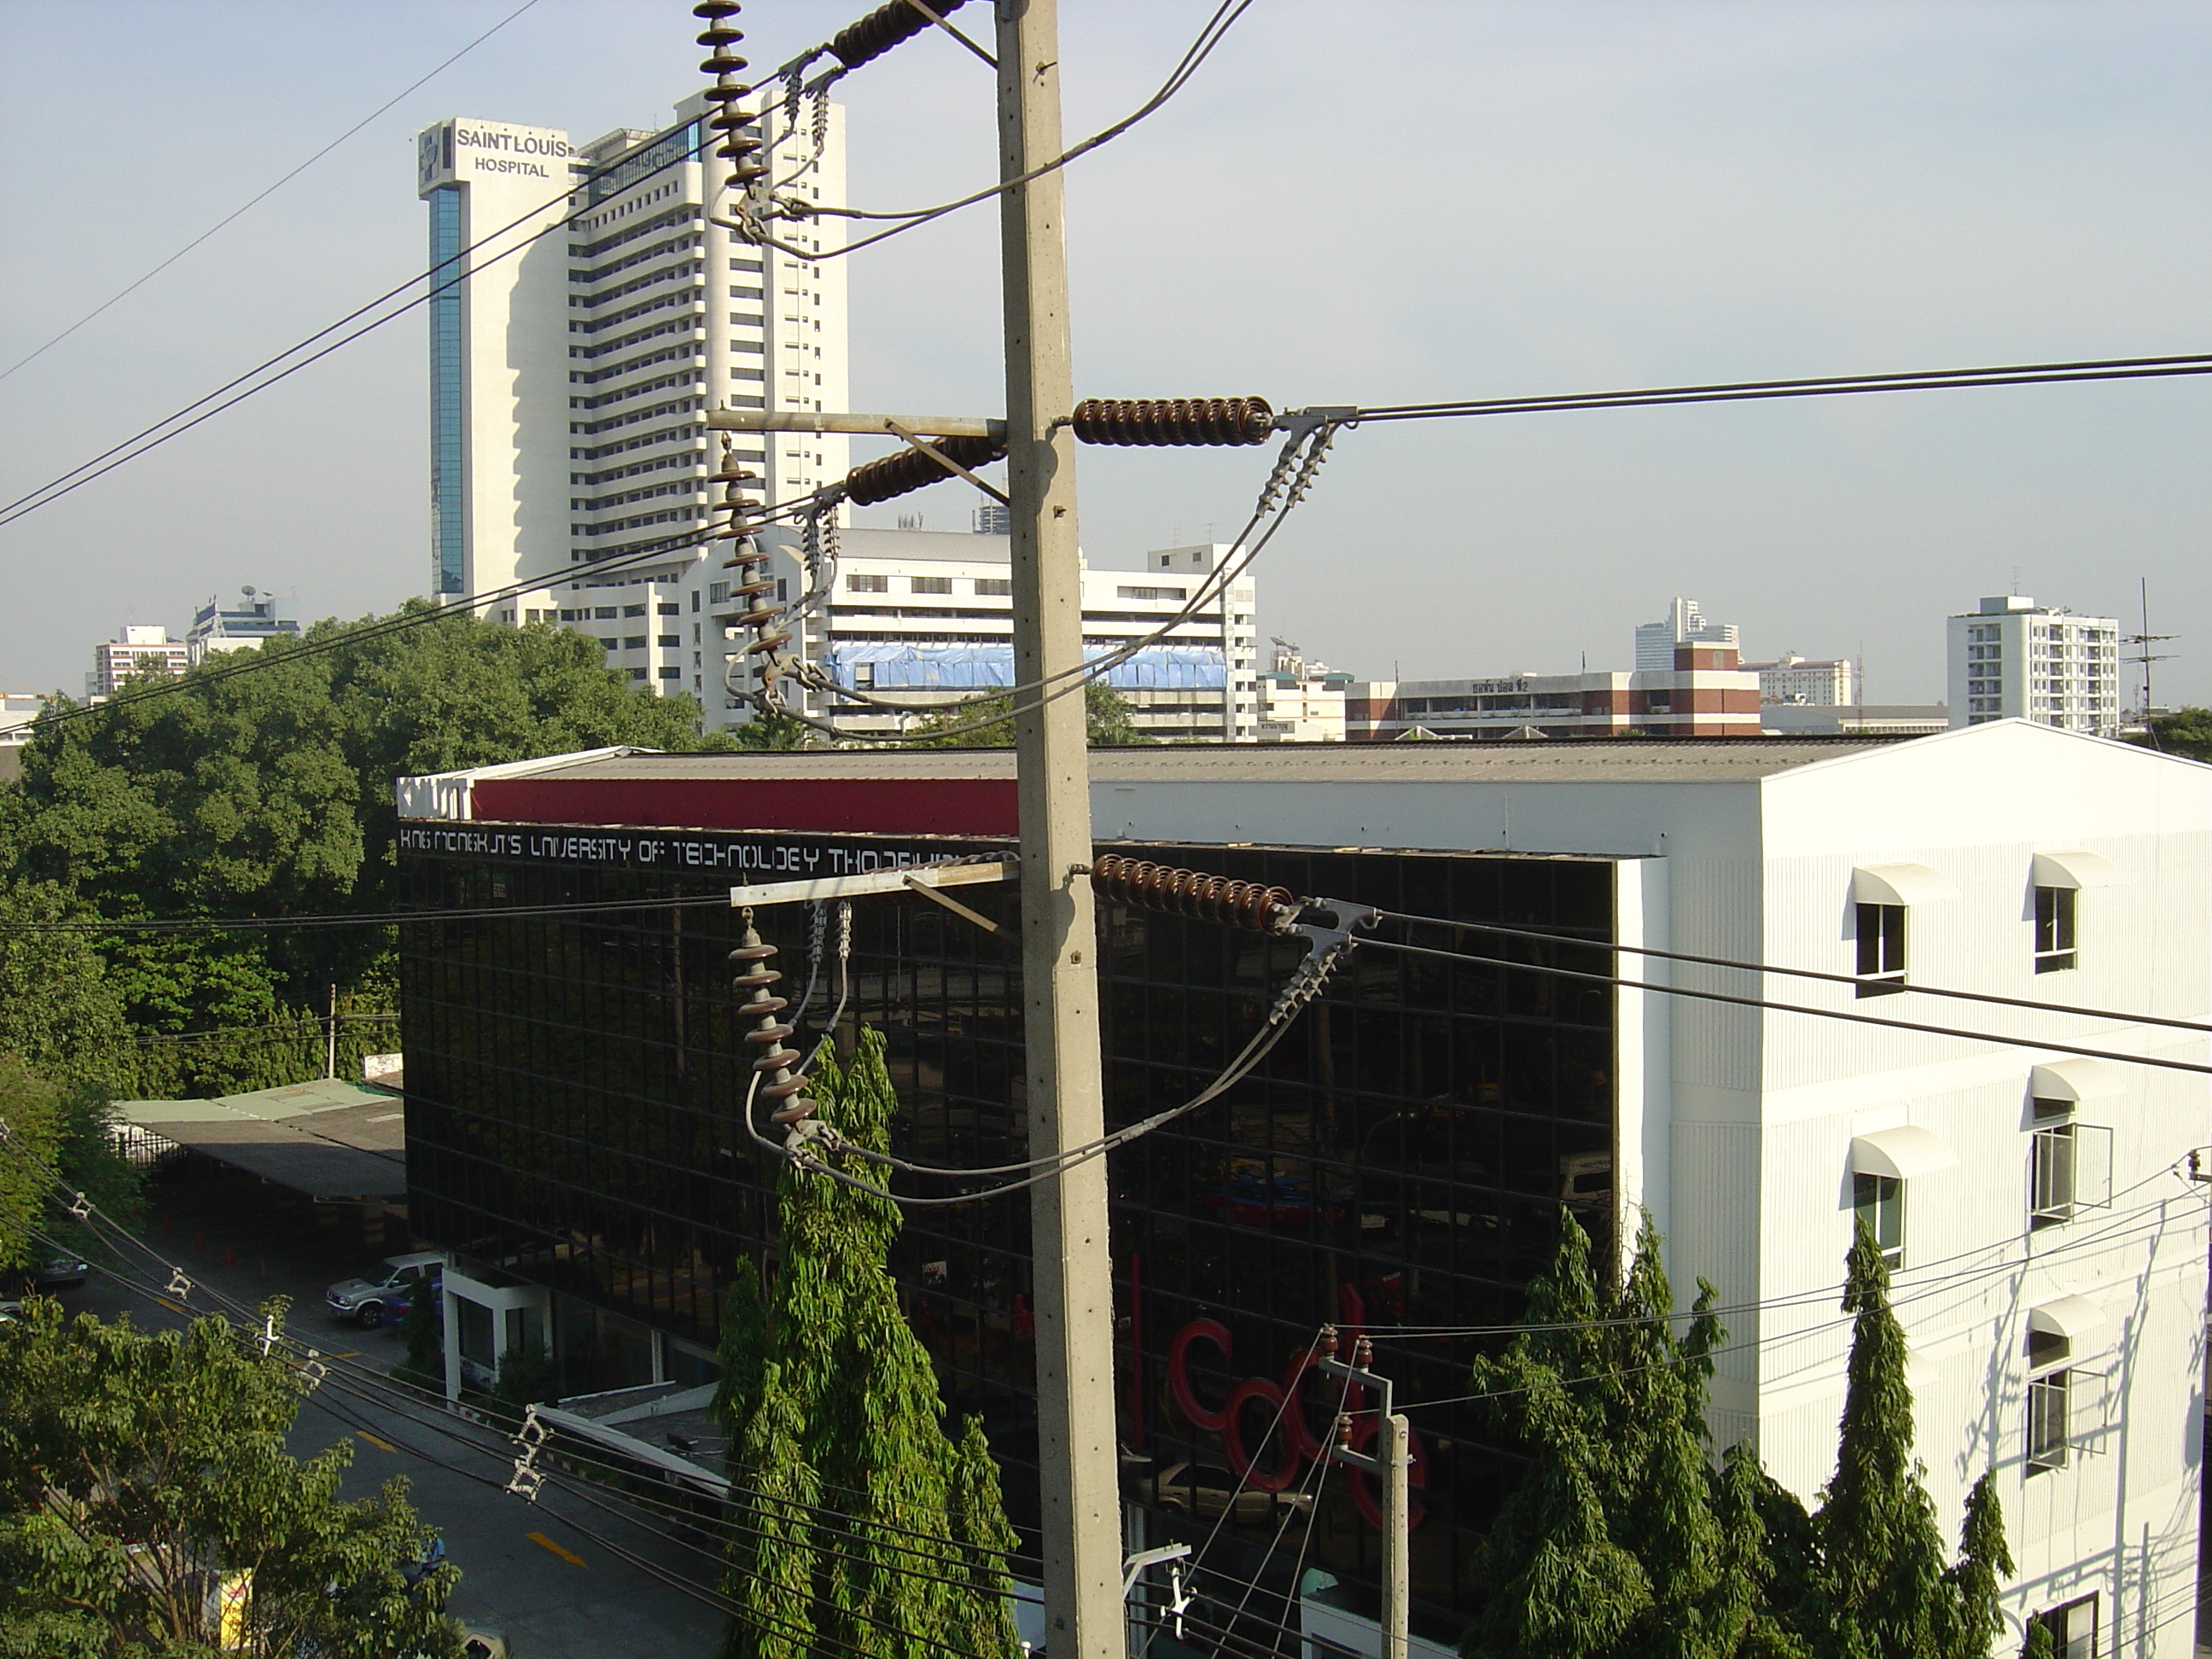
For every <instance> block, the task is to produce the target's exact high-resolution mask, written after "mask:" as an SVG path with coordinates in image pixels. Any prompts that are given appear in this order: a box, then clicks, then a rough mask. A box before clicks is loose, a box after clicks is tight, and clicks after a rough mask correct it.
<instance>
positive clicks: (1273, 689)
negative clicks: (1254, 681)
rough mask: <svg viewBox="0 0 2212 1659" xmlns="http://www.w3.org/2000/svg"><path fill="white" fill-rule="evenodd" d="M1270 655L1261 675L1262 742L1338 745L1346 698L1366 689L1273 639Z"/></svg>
mask: <svg viewBox="0 0 2212 1659" xmlns="http://www.w3.org/2000/svg"><path fill="white" fill-rule="evenodd" d="M1275 645H1276V650H1275V654H1274V659H1273V662H1272V663H1271V664H1270V665H1269V667H1268V669H1267V672H1266V673H1264V674H1262V675H1261V676H1260V732H1259V738H1260V741H1261V743H1342V742H1343V741H1344V740H1345V738H1346V699H1347V698H1349V697H1351V696H1353V695H1355V694H1356V693H1357V694H1362V695H1364V690H1365V688H1364V685H1362V684H1361V683H1360V682H1359V681H1357V680H1355V679H1353V678H1352V676H1351V675H1349V674H1346V673H1343V672H1341V671H1339V670H1337V669H1334V668H1331V667H1330V666H1329V665H1328V664H1327V663H1325V662H1321V661H1318V660H1316V659H1310V658H1307V657H1302V656H1300V655H1299V654H1298V648H1297V647H1296V646H1294V645H1289V644H1285V642H1284V641H1280V640H1278V641H1275Z"/></svg>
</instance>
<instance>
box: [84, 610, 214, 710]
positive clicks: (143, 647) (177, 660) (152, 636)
mask: <svg viewBox="0 0 2212 1659" xmlns="http://www.w3.org/2000/svg"><path fill="white" fill-rule="evenodd" d="M190 660H191V658H190V655H189V653H187V651H186V649H185V642H184V641H182V640H173V639H171V638H170V637H169V630H168V629H166V628H163V627H161V626H159V625H158V624H156V625H154V626H149V627H139V626H136V625H134V626H131V627H127V628H125V629H124V630H123V637H122V638H121V639H119V640H110V641H107V642H106V643H105V644H102V645H95V646H94V647H93V648H92V671H91V672H90V673H89V674H87V675H86V676H85V677H84V690H85V695H86V696H88V697H112V696H114V695H115V688H116V687H117V686H118V685H121V684H123V682H124V681H125V680H127V679H129V678H131V676H132V675H134V674H167V675H168V676H169V677H170V678H177V677H179V676H180V675H182V674H183V673H184V671H185V665H186V664H187V663H188V662H189V661H190Z"/></svg>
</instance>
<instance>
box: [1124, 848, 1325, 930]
mask: <svg viewBox="0 0 2212 1659" xmlns="http://www.w3.org/2000/svg"><path fill="white" fill-rule="evenodd" d="M1091 890H1092V891H1094V892H1095V893H1097V895H1098V896H1099V897H1101V898H1103V899H1106V900H1108V901H1109V902H1113V903H1116V904H1131V905H1134V906H1136V907H1137V908H1139V909H1145V910H1165V911H1167V912H1168V913H1169V914H1170V915H1178V916H1196V917H1197V918H1199V919H1200V921H1217V922H1221V923H1224V924H1225V925H1227V926H1229V927H1249V928H1250V929H1252V930H1253V931H1254V932H1255V933H1276V932H1279V931H1280V929H1281V928H1282V927H1283V925H1284V924H1285V922H1287V921H1291V920H1293V919H1295V918H1296V916H1297V914H1298V908H1299V906H1298V902H1297V898H1296V897H1295V896H1292V894H1291V890H1290V889H1288V888H1287V887H1269V886H1267V885H1265V884H1262V883H1260V882H1256V881H1232V880H1231V879H1230V878H1228V877H1226V876H1210V875H1207V874H1206V873H1205V872H1203V871H1200V870H1182V869H1177V868H1176V866H1173V865H1167V864H1153V863H1151V862H1149V861H1147V860H1143V859H1128V858H1123V857H1121V855H1120V854H1117V853H1106V854H1101V855H1100V856H1099V858H1098V860H1097V862H1095V863H1094V864H1092V865H1091Z"/></svg>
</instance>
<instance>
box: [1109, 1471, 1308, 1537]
mask: <svg viewBox="0 0 2212 1659" xmlns="http://www.w3.org/2000/svg"><path fill="white" fill-rule="evenodd" d="M1241 1484H1242V1483H1240V1482H1239V1481H1238V1480H1237V1477H1236V1476H1235V1475H1233V1474H1231V1473H1230V1472H1229V1471H1228V1470H1227V1469H1225V1468H1223V1467H1222V1466H1221V1465H1219V1464H1218V1463H1192V1462H1179V1463H1170V1464H1169V1465H1168V1466H1167V1467H1166V1468H1163V1469H1162V1470H1161V1471H1160V1472H1159V1473H1158V1474H1155V1475H1151V1476H1148V1477H1146V1479H1144V1480H1139V1481H1138V1482H1137V1491H1138V1492H1139V1494H1141V1495H1142V1496H1143V1497H1144V1498H1146V1499H1147V1500H1148V1501H1150V1502H1152V1503H1153V1504H1158V1506H1159V1507H1160V1508H1162V1509H1164V1510H1174V1511H1176V1513H1177V1514H1179V1515H1188V1516H1196V1517H1198V1518H1200V1519H1202V1520H1210V1519H1212V1518H1213V1517H1214V1516H1218V1515H1219V1514H1220V1513H1221V1512H1222V1511H1223V1510H1225V1509H1227V1508H1228V1507H1229V1504H1230V1500H1231V1498H1235V1500H1236V1504H1237V1520H1239V1521H1240V1522H1254V1521H1265V1520H1267V1518H1268V1517H1269V1516H1273V1517H1274V1518H1275V1520H1276V1521H1277V1522H1278V1523H1280V1522H1285V1521H1288V1520H1290V1519H1291V1517H1292V1516H1297V1515H1303V1514H1304V1513H1305V1512H1306V1511H1307V1510H1310V1509H1311V1508H1313V1496H1312V1494H1311V1493H1310V1492H1261V1490H1260V1489H1259V1488H1258V1487H1256V1486H1244V1487H1243V1490H1242V1491H1239V1490H1238V1487H1239V1486H1240V1485H1241Z"/></svg>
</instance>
